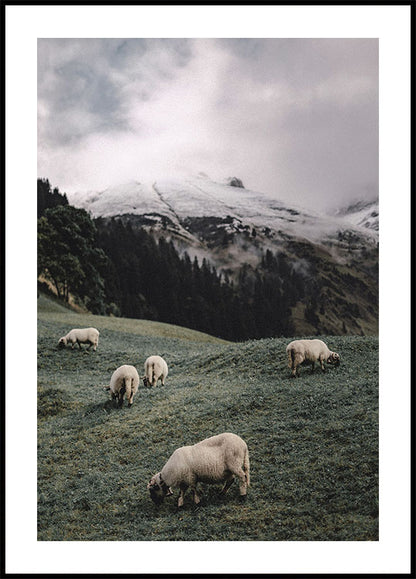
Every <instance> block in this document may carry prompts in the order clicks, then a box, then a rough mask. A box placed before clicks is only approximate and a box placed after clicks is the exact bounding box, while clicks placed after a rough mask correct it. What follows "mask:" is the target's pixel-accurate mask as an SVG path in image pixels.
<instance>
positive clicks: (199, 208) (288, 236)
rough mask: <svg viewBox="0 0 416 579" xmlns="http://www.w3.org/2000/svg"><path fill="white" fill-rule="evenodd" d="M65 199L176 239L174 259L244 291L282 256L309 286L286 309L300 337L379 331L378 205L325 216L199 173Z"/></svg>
mask: <svg viewBox="0 0 416 579" xmlns="http://www.w3.org/2000/svg"><path fill="white" fill-rule="evenodd" d="M68 198H69V201H70V203H72V204H73V205H75V206H78V207H83V208H85V209H86V210H88V211H89V212H90V213H91V215H92V216H93V217H101V218H103V219H111V218H114V217H116V218H119V219H121V220H122V221H123V222H129V223H130V224H131V225H132V226H133V227H141V228H144V229H146V230H147V231H148V232H150V233H151V234H152V235H154V236H155V237H156V238H157V237H161V236H163V237H165V238H166V239H168V240H172V241H173V243H174V245H175V247H176V248H177V250H178V251H179V252H185V251H186V252H187V253H188V254H189V255H190V256H191V258H194V257H195V256H196V257H198V259H199V260H202V259H203V258H205V259H207V260H208V261H209V262H210V263H211V264H213V265H215V267H216V268H217V270H218V271H220V272H223V274H224V275H226V276H227V277H228V278H229V279H232V280H233V281H234V282H235V283H236V284H238V283H240V282H241V279H242V275H244V279H245V281H246V283H247V279H250V276H251V277H252V278H253V283H254V280H255V275H258V274H259V272H260V274H261V275H268V273H267V268H266V267H265V265H264V263H265V260H264V257H265V256H266V254H267V252H268V251H269V252H272V253H273V254H276V253H283V254H285V255H286V256H287V257H288V258H289V261H290V263H291V268H292V271H296V272H297V273H299V272H302V275H304V277H305V283H306V285H307V287H308V288H309V294H310V295H309V297H308V296H306V297H305V298H304V299H303V300H302V301H299V303H298V304H297V306H296V307H295V308H293V310H292V316H293V322H294V326H295V329H296V331H297V333H299V334H317V333H334V334H342V333H351V334H372V333H373V334H374V333H377V325H378V202H376V201H375V202H372V203H367V202H366V203H364V202H358V203H355V204H353V205H351V206H350V207H347V208H345V209H342V210H339V211H337V212H336V213H335V214H334V215H322V214H317V213H313V212H311V211H305V210H303V209H302V208H300V207H296V206H292V205H291V206H288V205H287V204H285V203H282V202H279V201H276V200H275V199H273V198H271V197H270V196H267V195H265V194H262V193H259V192H255V191H251V190H247V189H245V188H244V186H243V183H242V182H241V180H239V179H238V178H236V177H233V178H229V179H227V180H225V181H224V182H222V183H219V182H214V181H212V180H211V179H209V178H208V177H207V176H206V175H203V174H199V175H197V176H196V177H192V178H189V179H183V180H172V179H161V180H158V181H156V182H153V183H140V182H129V183H126V184H124V185H121V186H119V187H113V188H109V189H106V190H104V191H101V192H89V193H77V194H72V195H68ZM287 275H290V272H289V273H288V274H287ZM247 287H250V284H249V283H247Z"/></svg>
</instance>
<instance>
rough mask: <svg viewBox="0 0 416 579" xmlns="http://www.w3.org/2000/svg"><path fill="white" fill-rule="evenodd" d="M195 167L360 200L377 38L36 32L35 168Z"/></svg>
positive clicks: (73, 175) (283, 191)
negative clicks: (57, 35)
mask: <svg viewBox="0 0 416 579" xmlns="http://www.w3.org/2000/svg"><path fill="white" fill-rule="evenodd" d="M199 171H203V172H205V173H207V174H208V175H209V176H211V177H212V178H214V179H221V180H222V179H223V178H225V177H228V176H230V175H236V176H238V177H240V178H241V179H242V180H243V182H244V184H245V186H246V187H247V188H251V189H254V190H258V191H262V192H264V193H268V194H270V195H273V196H274V197H276V198H277V199H281V200H284V201H289V202H290V201H293V202H295V203H296V204H298V205H303V206H304V207H310V208H314V209H319V210H325V209H326V208H331V207H335V206H338V205H342V204H345V203H348V202H349V200H350V199H353V198H354V199H356V198H367V197H369V196H371V197H374V196H375V195H376V194H377V191H378V43H377V40H362V39H351V40H349V39H322V40H319V39H286V40H280V39H270V40H268V39H247V40H245V39H236V40H234V39H137V40H136V39H73V40H71V39H64V40H63V39H47V40H46V39H45V40H39V41H38V175H39V177H48V178H49V180H50V181H51V183H52V184H53V185H54V186H58V187H59V188H60V190H61V191H67V192H73V191H80V190H90V189H103V188H105V187H108V186H111V185H116V184H118V183H121V182H125V181H127V180H130V179H136V180H138V181H143V180H149V179H156V178H161V177H164V176H167V175H180V174H193V173H197V172H199Z"/></svg>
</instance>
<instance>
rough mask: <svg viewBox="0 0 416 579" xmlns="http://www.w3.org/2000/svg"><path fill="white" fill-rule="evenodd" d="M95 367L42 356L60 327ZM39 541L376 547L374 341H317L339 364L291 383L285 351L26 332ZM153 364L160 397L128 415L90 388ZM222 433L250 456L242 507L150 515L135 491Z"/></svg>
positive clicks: (202, 339) (142, 334)
mask: <svg viewBox="0 0 416 579" xmlns="http://www.w3.org/2000/svg"><path fill="white" fill-rule="evenodd" d="M50 310H54V311H50ZM87 325H94V326H96V327H98V329H99V330H100V332H101V337H100V344H99V347H98V349H97V352H96V353H93V352H86V351H83V352H79V351H77V350H73V351H71V350H70V349H66V350H62V351H60V350H58V349H57V348H56V344H57V341H58V339H59V337H60V336H61V335H63V334H65V333H66V331H68V329H70V328H71V327H83V326H87ZM38 335H39V339H38V346H39V370H38V381H39V384H38V396H39V398H38V417H39V422H38V424H39V426H38V448H39V450H38V480H39V484H38V497H39V505H38V539H39V540H119V541H125V540H168V541H169V540H182V541H186V540H264V541H267V540H377V538H378V341H377V339H376V338H372V337H351V336H349V337H325V338H324V339H325V340H326V341H327V342H328V344H329V346H330V347H331V348H332V349H334V350H336V351H339V352H340V354H341V356H342V364H341V366H340V367H338V368H329V369H328V371H327V372H326V373H325V374H323V373H321V371H320V370H315V372H314V373H313V374H311V371H310V369H309V368H304V369H303V370H302V372H301V377H300V378H298V379H291V378H290V372H289V369H288V368H287V366H286V360H285V354H284V351H285V346H286V344H287V343H288V341H289V340H288V339H266V340H257V341H249V342H245V343H242V344H232V343H228V342H223V341H221V340H217V339H215V338H212V337H210V336H206V335H205V334H201V333H198V332H193V331H191V330H187V329H185V328H179V327H175V326H169V325H167V324H159V323H152V322H146V321H137V320H125V319H120V318H104V317H98V316H91V315H79V314H73V313H71V312H69V311H67V310H63V311H57V309H56V308H55V307H49V305H48V301H47V300H42V303H40V308H39V326H38ZM154 353H158V354H161V355H162V356H164V357H165V358H166V360H167V362H168V365H169V370H170V372H169V376H168V378H167V381H166V386H165V387H164V388H161V387H158V388H155V389H153V390H150V389H145V388H144V387H143V386H142V385H141V387H140V389H139V391H138V393H137V394H136V397H135V401H134V404H133V406H132V408H131V409H128V408H127V407H125V406H124V407H123V408H122V409H116V408H113V407H112V405H111V404H110V402H109V395H108V393H107V392H105V391H104V390H103V387H104V386H106V385H108V384H109V380H110V376H111V374H112V372H113V371H114V370H115V368H117V367H118V366H119V365H121V364H134V365H136V366H137V368H138V370H139V373H140V372H142V367H143V362H144V360H145V358H146V357H147V356H148V355H150V354H154ZM223 431H232V432H235V433H236V434H239V435H240V436H242V437H243V438H244V439H245V440H246V442H247V444H248V447H249V450H250V460H251V480H252V484H251V487H250V488H249V494H248V500H247V502H246V503H245V504H243V505H241V504H239V502H238V487H237V485H236V484H235V485H233V486H232V487H231V489H230V491H229V493H228V495H227V496H226V498H225V499H220V498H219V497H218V496H217V491H218V490H219V487H217V486H214V485H212V486H205V487H204V496H203V503H204V506H203V507H202V508H200V509H199V510H197V511H194V510H193V508H192V505H191V503H190V497H188V500H187V502H186V503H185V507H184V508H183V509H182V510H181V511H180V512H176V509H175V507H176V497H177V492H175V497H171V498H170V499H167V500H166V501H165V503H164V504H163V505H162V506H161V507H160V508H159V509H157V508H156V507H155V506H154V505H153V503H152V502H151V500H150V497H149V495H148V491H147V489H146V484H147V481H148V480H149V478H150V477H151V475H152V474H154V473H155V472H157V471H159V470H160V469H161V467H162V466H163V465H164V463H165V462H166V460H167V459H168V457H169V456H170V454H171V453H172V452H173V450H174V449H175V448H177V447H179V446H182V445H185V444H192V443H194V442H197V441H199V440H202V439H203V438H205V437H207V436H211V435H213V434H217V433H220V432H223Z"/></svg>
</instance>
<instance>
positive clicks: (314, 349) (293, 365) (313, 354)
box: [286, 340, 340, 377]
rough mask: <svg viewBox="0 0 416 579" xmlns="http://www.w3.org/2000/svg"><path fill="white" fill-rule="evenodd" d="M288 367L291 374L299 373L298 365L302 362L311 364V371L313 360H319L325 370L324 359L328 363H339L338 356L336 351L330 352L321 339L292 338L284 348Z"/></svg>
mask: <svg viewBox="0 0 416 579" xmlns="http://www.w3.org/2000/svg"><path fill="white" fill-rule="evenodd" d="M286 353H287V359H288V365H289V368H290V369H291V370H292V376H293V377H295V376H296V373H297V374H299V368H298V366H299V365H300V364H302V363H303V362H306V363H310V364H312V372H313V370H314V367H315V362H317V361H319V363H320V364H321V368H322V370H323V371H325V366H324V361H326V362H327V363H329V364H339V363H340V357H339V354H337V353H336V352H331V350H330V349H329V348H328V346H327V345H326V344H325V342H323V341H322V340H294V341H293V342H290V344H288V346H287V348H286Z"/></svg>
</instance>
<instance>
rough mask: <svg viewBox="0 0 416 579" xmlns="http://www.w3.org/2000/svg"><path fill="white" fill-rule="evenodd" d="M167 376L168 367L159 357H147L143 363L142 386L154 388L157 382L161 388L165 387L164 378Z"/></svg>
mask: <svg viewBox="0 0 416 579" xmlns="http://www.w3.org/2000/svg"><path fill="white" fill-rule="evenodd" d="M167 375H168V365H167V364H166V362H165V360H164V359H163V358H162V357H161V356H149V358H147V360H146V362H145V363H144V377H143V384H144V385H145V386H150V387H151V386H156V384H157V382H158V380H160V381H161V384H162V386H164V385H165V378H166V376H167Z"/></svg>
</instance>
